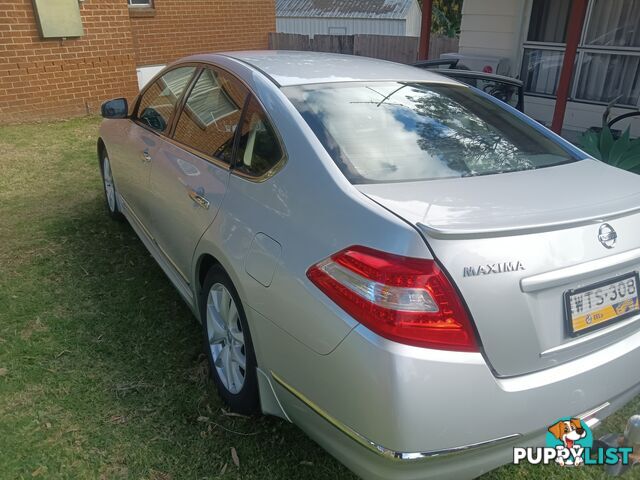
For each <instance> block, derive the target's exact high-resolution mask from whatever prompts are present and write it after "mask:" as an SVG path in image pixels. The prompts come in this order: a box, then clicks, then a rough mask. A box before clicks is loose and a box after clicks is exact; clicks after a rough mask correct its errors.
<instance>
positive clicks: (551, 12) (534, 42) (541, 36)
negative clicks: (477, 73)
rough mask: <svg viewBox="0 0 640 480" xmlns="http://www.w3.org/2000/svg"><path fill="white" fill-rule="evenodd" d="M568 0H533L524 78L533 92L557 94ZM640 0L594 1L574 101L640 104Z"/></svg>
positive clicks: (581, 45) (580, 46)
mask: <svg viewBox="0 0 640 480" xmlns="http://www.w3.org/2000/svg"><path fill="white" fill-rule="evenodd" d="M570 7H571V1H570V0H533V4H532V9H531V17H530V21H529V31H528V33H527V39H526V41H525V43H524V52H523V57H522V69H521V78H522V80H523V81H524V83H525V91H526V92H527V93H528V94H530V95H539V96H548V97H554V96H555V95H556V89H557V87H558V80H559V77H560V69H561V68H562V62H563V59H564V51H565V42H566V32H567V24H568V21H569V15H570V14H571V8H570ZM638 18H640V0H590V1H589V5H588V8H587V15H586V18H585V24H584V28H583V32H582V37H581V39H580V42H579V44H578V52H577V58H576V65H575V69H574V78H573V82H572V85H571V91H570V95H571V99H572V100H577V101H584V102H593V103H603V104H604V103H609V102H612V101H615V103H616V104H618V105H622V106H634V107H635V106H638V105H639V104H640V28H638V20H637V19H638Z"/></svg>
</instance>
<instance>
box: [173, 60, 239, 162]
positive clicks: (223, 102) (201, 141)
mask: <svg viewBox="0 0 640 480" xmlns="http://www.w3.org/2000/svg"><path fill="white" fill-rule="evenodd" d="M247 94H248V91H247V89H246V88H245V87H244V85H242V83H240V82H239V81H238V80H236V79H234V78H232V77H231V76H229V75H228V74H226V73H224V72H220V71H218V70H214V69H212V68H206V69H204V70H203V71H202V73H201V74H200V77H199V78H198V80H197V81H196V83H195V85H194V86H193V89H192V90H191V92H190V93H189V96H188V97H187V101H186V102H185V105H184V108H183V109H182V113H181V114H180V118H179V120H178V124H177V125H176V130H175V133H174V139H175V140H177V141H179V142H180V143H183V144H185V145H187V146H189V147H191V148H194V149H195V150H197V151H199V152H201V153H204V154H205V155H208V156H211V157H215V158H217V159H218V160H220V161H222V162H225V163H231V155H232V152H233V139H234V135H235V131H236V128H237V126H238V122H239V121H240V114H241V113H242V107H243V105H244V102H245V99H246V97H247Z"/></svg>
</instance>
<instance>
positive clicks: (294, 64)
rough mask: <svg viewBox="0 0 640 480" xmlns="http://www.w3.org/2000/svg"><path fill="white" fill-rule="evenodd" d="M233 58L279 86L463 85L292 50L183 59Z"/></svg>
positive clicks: (381, 63)
mask: <svg viewBox="0 0 640 480" xmlns="http://www.w3.org/2000/svg"><path fill="white" fill-rule="evenodd" d="M220 56H224V57H230V58H234V59H236V60H239V61H240V62H243V63H245V64H248V65H250V66H251V67H253V68H255V69H257V70H259V71H261V72H262V73H264V74H265V75H267V76H268V77H270V78H271V80H273V81H274V82H275V83H276V84H277V85H278V86H283V87H284V86H290V85H305V84H313V83H335V82H356V81H383V80H387V81H402V82H427V83H428V82H431V83H447V84H452V85H460V83H459V82H457V81H455V80H452V79H449V78H446V77H444V76H442V75H439V74H437V73H434V72H429V71H425V70H424V69H420V68H416V67H412V66H409V65H404V64H401V63H394V62H388V61H386V60H379V59H375V58H369V57H360V56H355V55H341V54H337V53H324V52H301V51H293V50H256V51H241V52H224V53H216V54H213V53H212V54H201V55H193V56H191V57H187V58H186V59H183V60H185V61H186V60H188V61H201V62H212V63H215V62H216V59H217V58H218V59H219V58H220Z"/></svg>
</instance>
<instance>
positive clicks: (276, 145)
mask: <svg viewBox="0 0 640 480" xmlns="http://www.w3.org/2000/svg"><path fill="white" fill-rule="evenodd" d="M282 157H283V151H282V148H281V147H280V142H279V141H278V137H277V136H276V133H275V131H274V129H273V127H272V126H271V123H270V122H269V120H268V118H267V115H266V114H265V113H264V111H263V110H262V107H261V106H260V104H259V103H258V101H257V100H256V99H255V98H254V97H251V99H250V100H249V103H248V104H247V108H246V110H245V114H244V121H243V123H242V130H241V132H240V141H239V144H238V154H237V156H236V163H235V166H234V169H235V170H236V171H239V172H241V173H243V174H245V175H248V176H251V177H261V176H262V175H264V174H265V173H267V172H268V171H269V170H271V169H272V168H273V167H274V166H276V164H277V163H278V162H279V161H280V160H281V159H282Z"/></svg>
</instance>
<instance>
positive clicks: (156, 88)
mask: <svg viewBox="0 0 640 480" xmlns="http://www.w3.org/2000/svg"><path fill="white" fill-rule="evenodd" d="M194 71H195V67H180V68H176V69H174V70H171V71H169V72H167V73H165V74H164V75H163V76H162V77H160V78H159V79H158V80H156V81H155V82H153V83H152V84H151V86H149V88H147V89H146V90H145V92H144V94H143V95H142V97H141V98H140V103H139V105H138V115H137V118H138V120H139V121H140V122H142V123H144V124H145V125H147V126H148V127H150V128H152V129H153V130H156V131H158V132H163V133H166V131H167V128H168V127H169V121H170V119H171V116H172V115H173V112H174V111H175V109H176V105H177V104H178V101H179V100H180V97H182V94H183V93H184V90H185V88H187V85H189V81H190V80H191V77H192V76H193V72H194Z"/></svg>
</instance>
